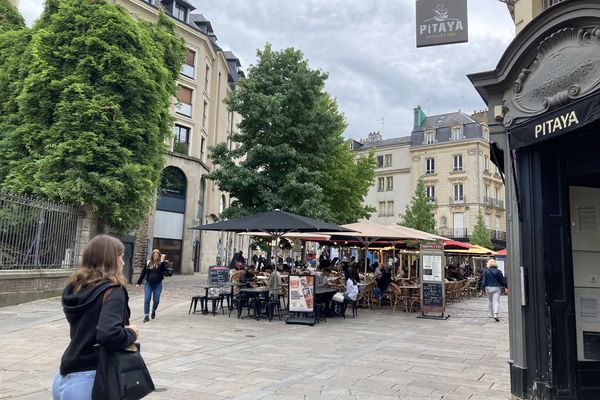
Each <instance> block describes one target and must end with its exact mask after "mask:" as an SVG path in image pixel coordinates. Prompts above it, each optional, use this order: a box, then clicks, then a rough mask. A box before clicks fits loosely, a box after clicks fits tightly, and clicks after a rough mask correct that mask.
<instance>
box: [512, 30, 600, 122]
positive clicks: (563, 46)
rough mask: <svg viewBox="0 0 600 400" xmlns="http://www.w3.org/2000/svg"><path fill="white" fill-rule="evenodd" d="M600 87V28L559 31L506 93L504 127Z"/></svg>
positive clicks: (539, 51)
mask: <svg viewBox="0 0 600 400" xmlns="http://www.w3.org/2000/svg"><path fill="white" fill-rule="evenodd" d="M599 87H600V29H599V28H592V29H579V28H564V29H560V30H559V31H557V32H555V33H553V34H552V35H550V36H549V37H547V38H546V39H544V41H543V42H542V43H541V44H540V46H539V47H538V55H537V57H536V58H535V60H534V61H533V62H532V63H531V65H530V66H529V67H528V68H524V69H523V70H522V71H521V73H520V74H519V77H518V79H517V80H516V81H515V83H514V85H513V87H512V89H510V90H508V91H507V92H506V93H505V94H504V111H505V112H504V121H503V122H504V126H507V127H509V126H511V125H513V123H514V122H516V120H517V119H522V118H530V117H533V116H537V115H540V114H542V113H544V112H546V111H549V110H552V109H554V108H557V107H560V106H563V105H565V104H567V103H569V102H571V101H573V100H575V99H577V98H579V97H582V96H585V95H587V94H589V93H591V92H593V91H595V90H597V89H598V88H599Z"/></svg>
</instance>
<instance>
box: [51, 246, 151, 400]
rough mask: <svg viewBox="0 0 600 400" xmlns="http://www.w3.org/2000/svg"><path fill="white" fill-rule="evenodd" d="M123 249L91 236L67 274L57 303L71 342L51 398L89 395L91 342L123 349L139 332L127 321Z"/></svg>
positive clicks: (80, 399)
mask: <svg viewBox="0 0 600 400" xmlns="http://www.w3.org/2000/svg"><path fill="white" fill-rule="evenodd" d="M123 251H124V247H123V244H122V243H121V242H120V241H119V240H118V239H115V238H113V237H111V236H108V235H100V236H96V237H95V238H93V239H92V240H91V241H90V243H89V244H88V245H87V247H86V248H85V250H84V251H83V259H82V262H81V266H80V267H79V268H77V270H76V271H75V272H73V274H72V275H71V276H70V277H69V282H68V284H67V286H66V287H65V290H64V291H63V294H62V305H63V311H64V313H65V316H66V318H67V321H68V322H69V328H70V336H71V341H70V342H69V346H68V347H67V349H66V350H65V352H64V354H63V356H62V358H61V361H60V370H59V372H58V373H57V374H56V377H55V378H54V384H53V385H52V398H53V399H54V400H89V399H91V398H92V388H93V386H94V377H95V376H96V366H97V364H98V360H97V357H96V350H95V348H94V346H95V345H96V344H97V343H100V344H101V345H103V346H104V347H106V349H107V350H109V351H115V350H119V349H123V348H125V347H127V346H129V345H131V344H133V343H134V342H135V341H136V339H137V338H138V336H139V334H140V331H139V329H138V327H136V326H135V325H129V306H128V304H127V299H128V296H127V289H125V286H126V285H127V280H126V279H125V277H124V276H123V264H124V263H123Z"/></svg>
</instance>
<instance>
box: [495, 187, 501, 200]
mask: <svg viewBox="0 0 600 400" xmlns="http://www.w3.org/2000/svg"><path fill="white" fill-rule="evenodd" d="M495 192H496V197H495V199H496V200H500V189H498V188H496V190H495Z"/></svg>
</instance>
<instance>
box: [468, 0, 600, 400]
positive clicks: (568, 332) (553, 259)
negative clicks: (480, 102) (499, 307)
mask: <svg viewBox="0 0 600 400" xmlns="http://www.w3.org/2000/svg"><path fill="white" fill-rule="evenodd" d="M469 78H470V79H471V81H472V82H473V84H474V86H475V87H476V88H477V90H478V91H479V93H480V94H481V96H482V97H483V98H484V100H485V101H486V102H487V104H488V107H489V110H490V111H489V118H488V119H489V125H490V133H491V141H492V142H494V143H495V145H496V148H497V149H498V151H496V152H495V155H496V156H498V155H499V156H500V157H499V159H498V160H497V163H498V164H499V165H500V166H502V167H503V170H504V175H505V179H506V189H507V193H506V197H507V218H508V221H507V231H508V240H507V242H508V250H509V251H508V254H509V255H508V260H507V263H508V264H509V265H511V274H510V275H509V286H510V287H511V296H510V298H509V309H510V316H509V325H510V361H509V364H510V372H511V391H512V393H513V394H514V395H516V396H519V397H522V398H529V399H584V400H585V399H599V398H600V90H599V89H600V2H598V1H597V0H573V1H564V2H561V3H558V4H557V5H555V6H552V7H550V8H548V9H547V10H545V11H544V12H543V13H541V14H540V15H539V16H538V17H537V18H535V19H534V20H533V21H532V22H530V23H529V24H528V25H527V26H525V28H524V29H523V30H522V31H521V32H520V33H519V34H518V36H517V37H516V38H515V39H514V40H513V42H512V43H511V44H510V45H509V47H508V49H507V50H506V51H505V53H504V55H503V56H502V58H501V59H500V61H499V63H498V66H497V67H496V69H495V70H494V71H490V72H482V73H476V74H472V75H470V76H469ZM492 147H494V146H492Z"/></svg>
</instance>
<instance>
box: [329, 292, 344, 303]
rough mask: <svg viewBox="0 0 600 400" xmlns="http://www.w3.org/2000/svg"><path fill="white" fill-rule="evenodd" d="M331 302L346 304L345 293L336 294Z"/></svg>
mask: <svg viewBox="0 0 600 400" xmlns="http://www.w3.org/2000/svg"><path fill="white" fill-rule="evenodd" d="M331 300H333V301H337V302H338V303H343V302H344V293H341V292H337V293H336V294H334V295H333V297H332V298H331Z"/></svg>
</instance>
